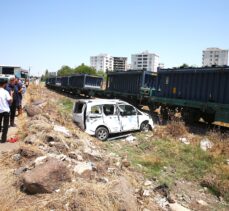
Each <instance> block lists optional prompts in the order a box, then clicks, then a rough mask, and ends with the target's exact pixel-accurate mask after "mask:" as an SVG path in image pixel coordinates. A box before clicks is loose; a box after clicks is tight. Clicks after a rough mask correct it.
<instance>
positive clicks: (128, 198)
mask: <svg viewBox="0 0 229 211" xmlns="http://www.w3.org/2000/svg"><path fill="white" fill-rule="evenodd" d="M111 190H112V192H113V193H114V194H115V197H118V199H117V200H116V201H115V203H116V204H117V206H118V207H117V208H118V210H126V211H135V210H136V211H137V210H138V208H137V202H136V199H135V197H134V190H133V188H132V185H131V184H130V183H129V182H128V181H127V179H126V178H125V177H120V178H119V181H118V182H117V183H115V184H114V185H113V187H111Z"/></svg>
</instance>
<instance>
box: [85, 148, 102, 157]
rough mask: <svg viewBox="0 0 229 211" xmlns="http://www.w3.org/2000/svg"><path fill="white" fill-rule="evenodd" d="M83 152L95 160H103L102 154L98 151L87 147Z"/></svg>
mask: <svg viewBox="0 0 229 211" xmlns="http://www.w3.org/2000/svg"><path fill="white" fill-rule="evenodd" d="M83 152H84V153H85V154H88V155H91V156H92V157H94V158H99V159H101V158H102V155H101V153H100V152H99V151H98V150H96V149H91V148H90V147H85V148H84V151H83Z"/></svg>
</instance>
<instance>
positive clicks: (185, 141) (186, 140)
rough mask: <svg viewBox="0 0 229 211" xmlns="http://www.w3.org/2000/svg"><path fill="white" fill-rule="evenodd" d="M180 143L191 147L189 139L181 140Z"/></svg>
mask: <svg viewBox="0 0 229 211" xmlns="http://www.w3.org/2000/svg"><path fill="white" fill-rule="evenodd" d="M179 141H180V142H181V143H183V144H186V145H189V144H190V141H189V140H188V139H187V138H179Z"/></svg>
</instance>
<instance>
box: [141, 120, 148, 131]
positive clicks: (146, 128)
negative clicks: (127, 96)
mask: <svg viewBox="0 0 229 211" xmlns="http://www.w3.org/2000/svg"><path fill="white" fill-rule="evenodd" d="M149 129H150V125H149V123H148V122H142V124H141V126H140V130H141V131H148V130H149Z"/></svg>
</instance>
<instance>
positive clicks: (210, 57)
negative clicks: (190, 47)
mask: <svg viewBox="0 0 229 211" xmlns="http://www.w3.org/2000/svg"><path fill="white" fill-rule="evenodd" d="M227 64H228V50H223V49H219V48H207V49H206V50H204V51H203V55H202V65H203V66H212V65H216V66H223V65H227Z"/></svg>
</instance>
